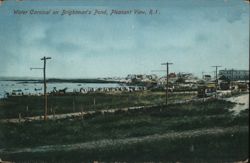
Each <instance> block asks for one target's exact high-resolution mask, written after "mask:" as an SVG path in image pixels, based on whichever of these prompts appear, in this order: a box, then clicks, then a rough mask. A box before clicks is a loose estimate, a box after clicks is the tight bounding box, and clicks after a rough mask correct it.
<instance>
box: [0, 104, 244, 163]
mask: <svg viewBox="0 0 250 163" xmlns="http://www.w3.org/2000/svg"><path fill="white" fill-rule="evenodd" d="M233 106H234V104H233V103H231V102H226V101H221V100H213V101H208V102H205V103H199V102H197V103H189V104H178V105H169V106H167V107H166V106H161V107H152V108H149V109H146V110H143V109H141V110H130V111H128V112H125V111H120V112H116V113H115V114H113V113H107V114H104V115H102V114H101V113H100V112H97V113H96V114H94V115H89V116H86V117H84V118H83V119H82V118H78V119H62V120H50V121H47V122H43V121H40V122H38V121H36V122H25V123H20V124H18V123H17V124H12V123H2V124H0V125H1V126H0V131H1V132H0V140H1V142H0V148H2V149H7V151H12V150H15V149H19V148H20V149H22V148H28V147H29V148H31V149H32V148H39V149H40V148H42V149H43V146H44V145H52V146H51V148H52V149H54V148H55V149H56V146H57V145H59V146H60V145H70V144H77V143H86V144H88V143H89V142H94V146H93V148H80V147H79V149H78V148H77V149H72V150H69V149H67V148H66V149H67V150H52V151H51V150H48V151H46V150H45V151H37V152H34V153H32V152H24V151H23V152H18V153H11V152H9V153H8V152H5V153H4V152H2V153H1V152H0V156H1V158H2V159H5V160H14V161H17V160H19V161H20V160H26V161H27V160H33V161H34V160H38V161H41V160H46V161H55V160H56V161H57V162H81V161H82V160H85V161H93V160H100V161H129V162H131V161H185V162H186V161H187V162H190V161H191V162H194V161H197V162H200V161H203V162H209V161H210V162H224V161H235V160H244V159H246V158H248V134H249V132H248V129H247V130H246V129H244V130H243V129H242V127H245V128H247V127H248V122H249V113H248V110H245V111H242V112H241V113H240V114H239V115H237V116H233V115H232V114H231V113H230V112H229V110H228V109H229V108H231V107H233ZM218 128H219V129H218ZM227 128H232V129H230V130H228V131H227V132H224V129H225V131H226V129H227ZM207 130H209V131H210V132H205V131H207ZM216 130H218V131H220V132H218V133H216V132H213V131H216ZM196 131H199V132H200V133H201V134H195V133H196ZM203 131H204V132H203ZM185 132H187V133H186V135H187V136H184V135H185V134H184V133H185ZM170 133H174V134H173V135H175V134H176V135H177V136H173V137H162V138H159V139H148V137H149V138H150V137H152V136H154V135H156V134H157V135H164V134H170ZM178 135H180V136H178ZM131 139H132V140H134V139H136V140H137V139H138V140H141V141H132V140H131ZM144 139H145V141H142V140H144ZM103 140H107V141H104V142H112V143H111V144H107V145H103V146H102V145H99V144H98V142H103ZM126 140H128V142H131V143H126ZM120 141H121V142H123V141H125V143H115V142H120ZM95 142H96V143H95ZM41 146H42V147H41ZM59 149H60V148H59ZM56 161H55V162H56Z"/></svg>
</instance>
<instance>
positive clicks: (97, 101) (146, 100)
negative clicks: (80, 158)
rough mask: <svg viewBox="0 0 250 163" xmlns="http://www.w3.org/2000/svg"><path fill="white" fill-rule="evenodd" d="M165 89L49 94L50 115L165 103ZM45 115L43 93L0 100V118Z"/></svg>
mask: <svg viewBox="0 0 250 163" xmlns="http://www.w3.org/2000/svg"><path fill="white" fill-rule="evenodd" d="M194 96H195V95H194V94H193V95H190V94H189V95H187V94H178V95H170V97H169V101H170V102H171V101H175V100H181V99H190V98H192V97H194ZM164 102H165V93H164V92H151V91H144V92H133V93H128V92H124V93H105V94H104V93H89V94H85V95H79V96H74V95H71V96H49V97H48V114H53V113H55V114H62V113H72V112H80V111H82V110H83V111H89V110H101V109H110V108H122V107H129V106H142V105H159V104H164ZM19 113H20V114H21V116H22V117H27V116H36V115H43V113H44V101H43V96H19V97H18V96H16V97H10V98H8V99H5V100H0V118H18V116H19Z"/></svg>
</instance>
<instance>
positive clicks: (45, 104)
mask: <svg viewBox="0 0 250 163" xmlns="http://www.w3.org/2000/svg"><path fill="white" fill-rule="evenodd" d="M48 59H51V57H45V56H44V57H43V58H41V60H42V61H43V68H30V70H32V69H42V70H43V90H44V120H47V110H48V97H47V91H46V90H47V83H46V61H47V60H48Z"/></svg>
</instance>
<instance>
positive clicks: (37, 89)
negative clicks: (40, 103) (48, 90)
mask: <svg viewBox="0 0 250 163" xmlns="http://www.w3.org/2000/svg"><path fill="white" fill-rule="evenodd" d="M34 90H35V91H41V90H42V88H35V89H34Z"/></svg>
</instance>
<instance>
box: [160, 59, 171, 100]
mask: <svg viewBox="0 0 250 163" xmlns="http://www.w3.org/2000/svg"><path fill="white" fill-rule="evenodd" d="M172 64H173V63H169V62H166V63H162V64H161V65H166V68H167V69H166V70H167V74H166V75H167V76H166V77H167V88H166V105H168V73H169V65H172Z"/></svg>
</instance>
